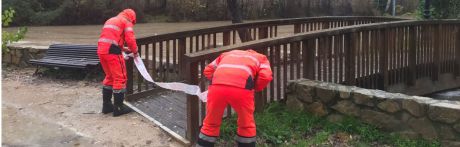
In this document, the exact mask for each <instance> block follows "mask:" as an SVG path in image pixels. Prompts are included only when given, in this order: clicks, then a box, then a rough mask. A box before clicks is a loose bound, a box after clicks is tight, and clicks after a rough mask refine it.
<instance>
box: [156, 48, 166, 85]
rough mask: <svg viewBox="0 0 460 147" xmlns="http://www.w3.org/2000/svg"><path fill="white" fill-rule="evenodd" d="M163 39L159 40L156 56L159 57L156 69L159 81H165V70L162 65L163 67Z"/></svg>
mask: <svg viewBox="0 0 460 147" xmlns="http://www.w3.org/2000/svg"><path fill="white" fill-rule="evenodd" d="M163 43H164V41H161V42H160V48H159V53H158V56H159V57H160V60H159V61H158V62H159V67H158V69H159V71H157V72H158V73H159V75H158V79H160V80H161V81H165V71H164V67H163V55H164V53H163V47H164V44H163Z"/></svg>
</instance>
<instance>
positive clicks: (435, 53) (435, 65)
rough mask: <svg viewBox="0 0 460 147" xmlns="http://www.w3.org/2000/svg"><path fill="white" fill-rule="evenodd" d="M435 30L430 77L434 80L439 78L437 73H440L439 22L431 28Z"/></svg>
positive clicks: (440, 27) (440, 28)
mask: <svg viewBox="0 0 460 147" xmlns="http://www.w3.org/2000/svg"><path fill="white" fill-rule="evenodd" d="M433 30H434V31H435V32H434V34H435V35H434V38H435V40H434V49H433V50H434V51H433V76H432V77H431V79H432V80H433V81H436V80H438V79H439V75H440V69H441V68H440V67H439V66H440V62H439V60H440V59H439V55H440V54H439V50H440V49H441V30H442V26H441V24H438V25H437V28H435V29H433Z"/></svg>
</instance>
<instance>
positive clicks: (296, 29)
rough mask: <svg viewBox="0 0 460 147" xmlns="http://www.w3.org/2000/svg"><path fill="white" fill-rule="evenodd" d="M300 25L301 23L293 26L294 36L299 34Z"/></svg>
mask: <svg viewBox="0 0 460 147" xmlns="http://www.w3.org/2000/svg"><path fill="white" fill-rule="evenodd" d="M301 26H302V24H301V23H296V24H294V34H297V33H301V30H300V28H301Z"/></svg>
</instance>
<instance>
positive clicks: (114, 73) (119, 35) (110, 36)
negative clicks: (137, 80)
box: [97, 9, 137, 90]
mask: <svg viewBox="0 0 460 147" xmlns="http://www.w3.org/2000/svg"><path fill="white" fill-rule="evenodd" d="M135 23H136V13H135V12H134V11H133V10H131V9H125V10H123V11H122V12H120V14H118V15H117V16H116V17H112V18H110V19H109V20H107V21H106V22H105V24H104V27H103V28H102V33H101V36H100V37H99V40H98V49H97V54H98V55H99V60H100V61H101V65H102V68H103V70H104V73H105V79H104V81H103V82H102V83H103V84H104V86H110V87H113V89H114V90H121V89H125V87H126V80H127V78H126V67H125V60H124V59H123V56H122V54H121V52H122V49H123V47H124V43H125V42H126V43H127V46H128V49H129V50H130V51H131V52H133V53H134V54H137V44H136V37H135V36H134V32H133V26H134V24H135Z"/></svg>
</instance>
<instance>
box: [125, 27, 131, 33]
mask: <svg viewBox="0 0 460 147" xmlns="http://www.w3.org/2000/svg"><path fill="white" fill-rule="evenodd" d="M132 31H133V28H132V27H127V28H125V32H132Z"/></svg>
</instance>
